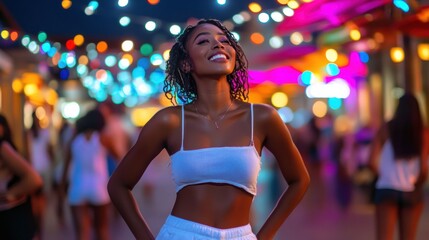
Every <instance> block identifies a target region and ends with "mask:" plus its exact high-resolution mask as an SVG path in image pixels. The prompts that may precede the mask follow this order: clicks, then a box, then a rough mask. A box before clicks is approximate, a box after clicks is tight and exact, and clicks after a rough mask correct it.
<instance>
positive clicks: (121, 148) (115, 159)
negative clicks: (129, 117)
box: [97, 99, 132, 176]
mask: <svg viewBox="0 0 429 240" xmlns="http://www.w3.org/2000/svg"><path fill="white" fill-rule="evenodd" d="M121 108H122V106H121V105H118V104H115V103H113V102H112V100H111V99H107V100H106V101H104V102H102V103H100V104H99V105H98V107H97V109H98V110H99V111H100V112H101V114H103V116H104V119H105V122H106V124H105V127H104V129H103V134H104V135H105V136H106V137H107V138H111V144H112V146H111V147H112V148H114V149H115V152H116V153H117V154H118V155H117V156H114V155H112V154H108V155H107V168H108V170H109V176H110V175H111V174H112V173H113V171H114V170H115V169H116V166H118V163H119V161H121V160H122V158H123V157H124V156H125V154H126V153H127V151H128V150H129V149H130V147H131V141H132V139H131V136H130V133H128V131H127V129H126V128H125V124H124V122H123V119H122V115H123V109H121Z"/></svg>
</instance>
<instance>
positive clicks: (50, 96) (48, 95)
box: [45, 88, 58, 106]
mask: <svg viewBox="0 0 429 240" xmlns="http://www.w3.org/2000/svg"><path fill="white" fill-rule="evenodd" d="M45 101H46V102H47V103H48V104H49V105H52V106H55V104H56V103H57V101H58V94H57V92H56V91H55V90H53V89H51V88H49V89H47V90H46V92H45Z"/></svg>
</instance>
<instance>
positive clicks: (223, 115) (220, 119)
mask: <svg viewBox="0 0 429 240" xmlns="http://www.w3.org/2000/svg"><path fill="white" fill-rule="evenodd" d="M232 103H233V101H231V103H230V104H229V106H228V108H227V109H226V111H225V112H224V113H223V114H222V115H221V116H219V117H218V118H217V119H216V120H212V119H211V118H210V117H209V116H208V115H204V114H202V113H200V111H198V107H197V104H195V103H194V106H195V112H197V113H198V114H199V115H201V116H203V117H204V118H206V119H207V120H209V121H210V122H212V123H213V124H214V125H215V127H216V129H219V122H220V121H222V119H224V118H225V115H226V114H227V113H228V111H229V109H230V108H231V106H232Z"/></svg>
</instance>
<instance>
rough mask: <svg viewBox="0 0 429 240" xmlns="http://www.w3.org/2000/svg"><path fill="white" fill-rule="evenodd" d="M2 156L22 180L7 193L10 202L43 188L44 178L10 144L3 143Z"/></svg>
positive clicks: (5, 162)
mask: <svg viewBox="0 0 429 240" xmlns="http://www.w3.org/2000/svg"><path fill="white" fill-rule="evenodd" d="M0 154H1V159H2V160H3V161H4V164H5V165H6V166H7V168H8V169H9V170H11V171H12V172H13V173H14V174H15V175H17V176H18V177H19V179H20V181H19V182H18V183H16V184H14V185H13V186H12V187H11V188H10V189H9V190H8V191H7V192H6V198H7V199H8V200H13V199H16V198H20V197H23V196H27V195H29V194H32V193H33V192H35V191H36V190H37V189H38V188H40V187H42V185H43V182H42V178H41V177H40V176H39V175H38V174H37V172H36V171H35V170H34V169H33V168H32V167H31V165H30V164H29V163H28V162H27V160H25V159H24V158H23V157H22V156H21V155H20V154H19V153H18V152H16V151H15V149H14V148H13V147H12V146H11V145H10V144H9V143H7V142H3V143H2V144H1V145H0Z"/></svg>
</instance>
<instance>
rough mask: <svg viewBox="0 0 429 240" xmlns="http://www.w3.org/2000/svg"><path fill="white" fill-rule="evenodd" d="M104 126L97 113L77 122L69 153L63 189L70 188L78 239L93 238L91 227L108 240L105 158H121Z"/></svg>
mask: <svg viewBox="0 0 429 240" xmlns="http://www.w3.org/2000/svg"><path fill="white" fill-rule="evenodd" d="M104 126H105V120H104V117H103V115H102V114H101V113H100V112H99V111H98V110H91V111H89V112H88V113H86V114H85V115H84V116H83V117H81V118H80V119H78V120H77V122H76V133H75V135H74V137H73V138H72V140H71V143H70V146H69V147H68V150H67V154H66V159H65V163H64V169H63V174H62V180H61V186H62V188H63V189H64V190H65V189H66V188H67V200H68V204H69V205H70V206H71V213H72V219H73V224H74V228H75V232H76V239H90V236H91V225H92V224H93V225H94V230H95V236H96V239H99V240H107V239H109V219H110V217H109V205H110V198H109V195H108V193H107V182H108V180H109V173H108V169H107V162H106V157H107V154H108V153H110V154H113V156H115V157H118V156H117V154H116V153H115V152H114V150H113V149H112V148H111V146H112V143H111V141H112V139H111V138H107V137H106V136H105V135H103V131H102V130H103V128H104ZM69 168H70V170H69ZM67 185H68V187H66V186H67Z"/></svg>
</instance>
